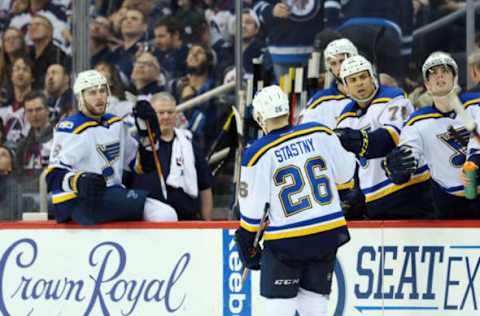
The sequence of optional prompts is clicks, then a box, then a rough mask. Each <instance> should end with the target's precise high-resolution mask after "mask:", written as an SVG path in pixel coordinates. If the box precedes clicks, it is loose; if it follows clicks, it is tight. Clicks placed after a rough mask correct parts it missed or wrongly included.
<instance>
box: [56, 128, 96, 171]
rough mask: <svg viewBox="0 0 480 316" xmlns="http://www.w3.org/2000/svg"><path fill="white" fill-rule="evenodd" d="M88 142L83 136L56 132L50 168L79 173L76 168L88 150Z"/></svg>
mask: <svg viewBox="0 0 480 316" xmlns="http://www.w3.org/2000/svg"><path fill="white" fill-rule="evenodd" d="M67 123H68V122H67ZM60 124H62V123H60ZM87 140H88V139H87V138H86V137H83V135H77V134H73V133H66V132H62V131H58V130H56V131H55V132H54V135H53V144H52V152H51V154H50V159H49V167H51V168H63V169H67V170H69V171H78V170H76V169H75V167H76V166H78V165H79V162H80V161H81V160H82V159H83V157H84V155H85V154H84V152H85V148H88V146H86V142H87Z"/></svg>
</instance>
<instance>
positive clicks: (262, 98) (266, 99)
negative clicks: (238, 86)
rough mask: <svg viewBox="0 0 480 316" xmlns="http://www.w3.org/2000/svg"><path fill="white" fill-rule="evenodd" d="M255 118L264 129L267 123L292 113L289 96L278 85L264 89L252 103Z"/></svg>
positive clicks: (256, 95)
mask: <svg viewBox="0 0 480 316" xmlns="http://www.w3.org/2000/svg"><path fill="white" fill-rule="evenodd" d="M252 105H253V118H254V119H255V121H256V122H257V123H258V124H259V125H260V126H261V127H262V128H263V127H264V126H265V121H266V120H268V119H272V118H275V117H279V116H283V115H287V114H289V113H290V107H289V102H288V97H287V95H286V94H285V93H284V92H283V91H282V89H280V87H279V86H277V85H271V86H268V87H265V88H263V89H262V90H260V91H258V92H257V93H256V94H255V97H254V98H253V101H252Z"/></svg>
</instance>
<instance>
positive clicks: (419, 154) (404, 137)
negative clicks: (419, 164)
mask: <svg viewBox="0 0 480 316" xmlns="http://www.w3.org/2000/svg"><path fill="white" fill-rule="evenodd" d="M399 145H400V146H401V145H407V146H409V147H410V148H411V149H412V154H413V156H414V157H415V159H416V160H417V161H420V160H421V159H423V152H424V145H423V139H422V136H421V134H420V132H419V130H418V129H417V126H415V125H406V126H405V127H403V129H402V134H401V136H400V143H399Z"/></svg>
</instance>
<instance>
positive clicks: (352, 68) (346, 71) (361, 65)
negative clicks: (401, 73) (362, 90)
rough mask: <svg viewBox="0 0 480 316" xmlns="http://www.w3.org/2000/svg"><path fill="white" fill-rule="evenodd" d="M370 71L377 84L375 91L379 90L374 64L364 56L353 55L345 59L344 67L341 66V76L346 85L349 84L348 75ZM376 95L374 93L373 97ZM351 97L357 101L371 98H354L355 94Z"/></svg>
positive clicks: (374, 82)
mask: <svg viewBox="0 0 480 316" xmlns="http://www.w3.org/2000/svg"><path fill="white" fill-rule="evenodd" d="M365 70H366V71H368V73H369V74H370V77H372V81H373V84H374V86H375V92H376V91H377V90H378V87H379V85H378V80H377V77H376V75H375V72H374V70H373V66H372V64H371V63H370V62H369V61H368V60H367V59H366V58H365V57H363V56H361V55H357V56H353V57H350V58H347V59H345V61H344V62H343V63H342V67H341V68H340V78H341V79H342V82H343V84H344V85H346V86H347V77H349V76H351V75H354V74H357V73H359V72H362V71H365ZM374 95H375V93H373V94H372V97H373V96H374ZM350 97H351V98H353V99H354V100H355V101H359V102H365V101H368V100H369V99H370V97H369V98H368V99H365V100H359V99H356V98H354V97H353V96H351V95H350Z"/></svg>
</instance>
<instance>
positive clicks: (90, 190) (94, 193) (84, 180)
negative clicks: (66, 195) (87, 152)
mask: <svg viewBox="0 0 480 316" xmlns="http://www.w3.org/2000/svg"><path fill="white" fill-rule="evenodd" d="M69 181H70V187H71V188H72V190H73V191H74V192H75V193H77V196H78V197H79V198H82V199H88V200H95V199H97V198H98V197H100V196H101V195H102V194H103V192H104V191H105V189H106V187H107V183H106V181H105V178H104V177H103V176H102V175H100V174H96V173H92V172H79V173H77V174H76V175H74V176H73V177H71V178H70V180H69Z"/></svg>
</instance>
